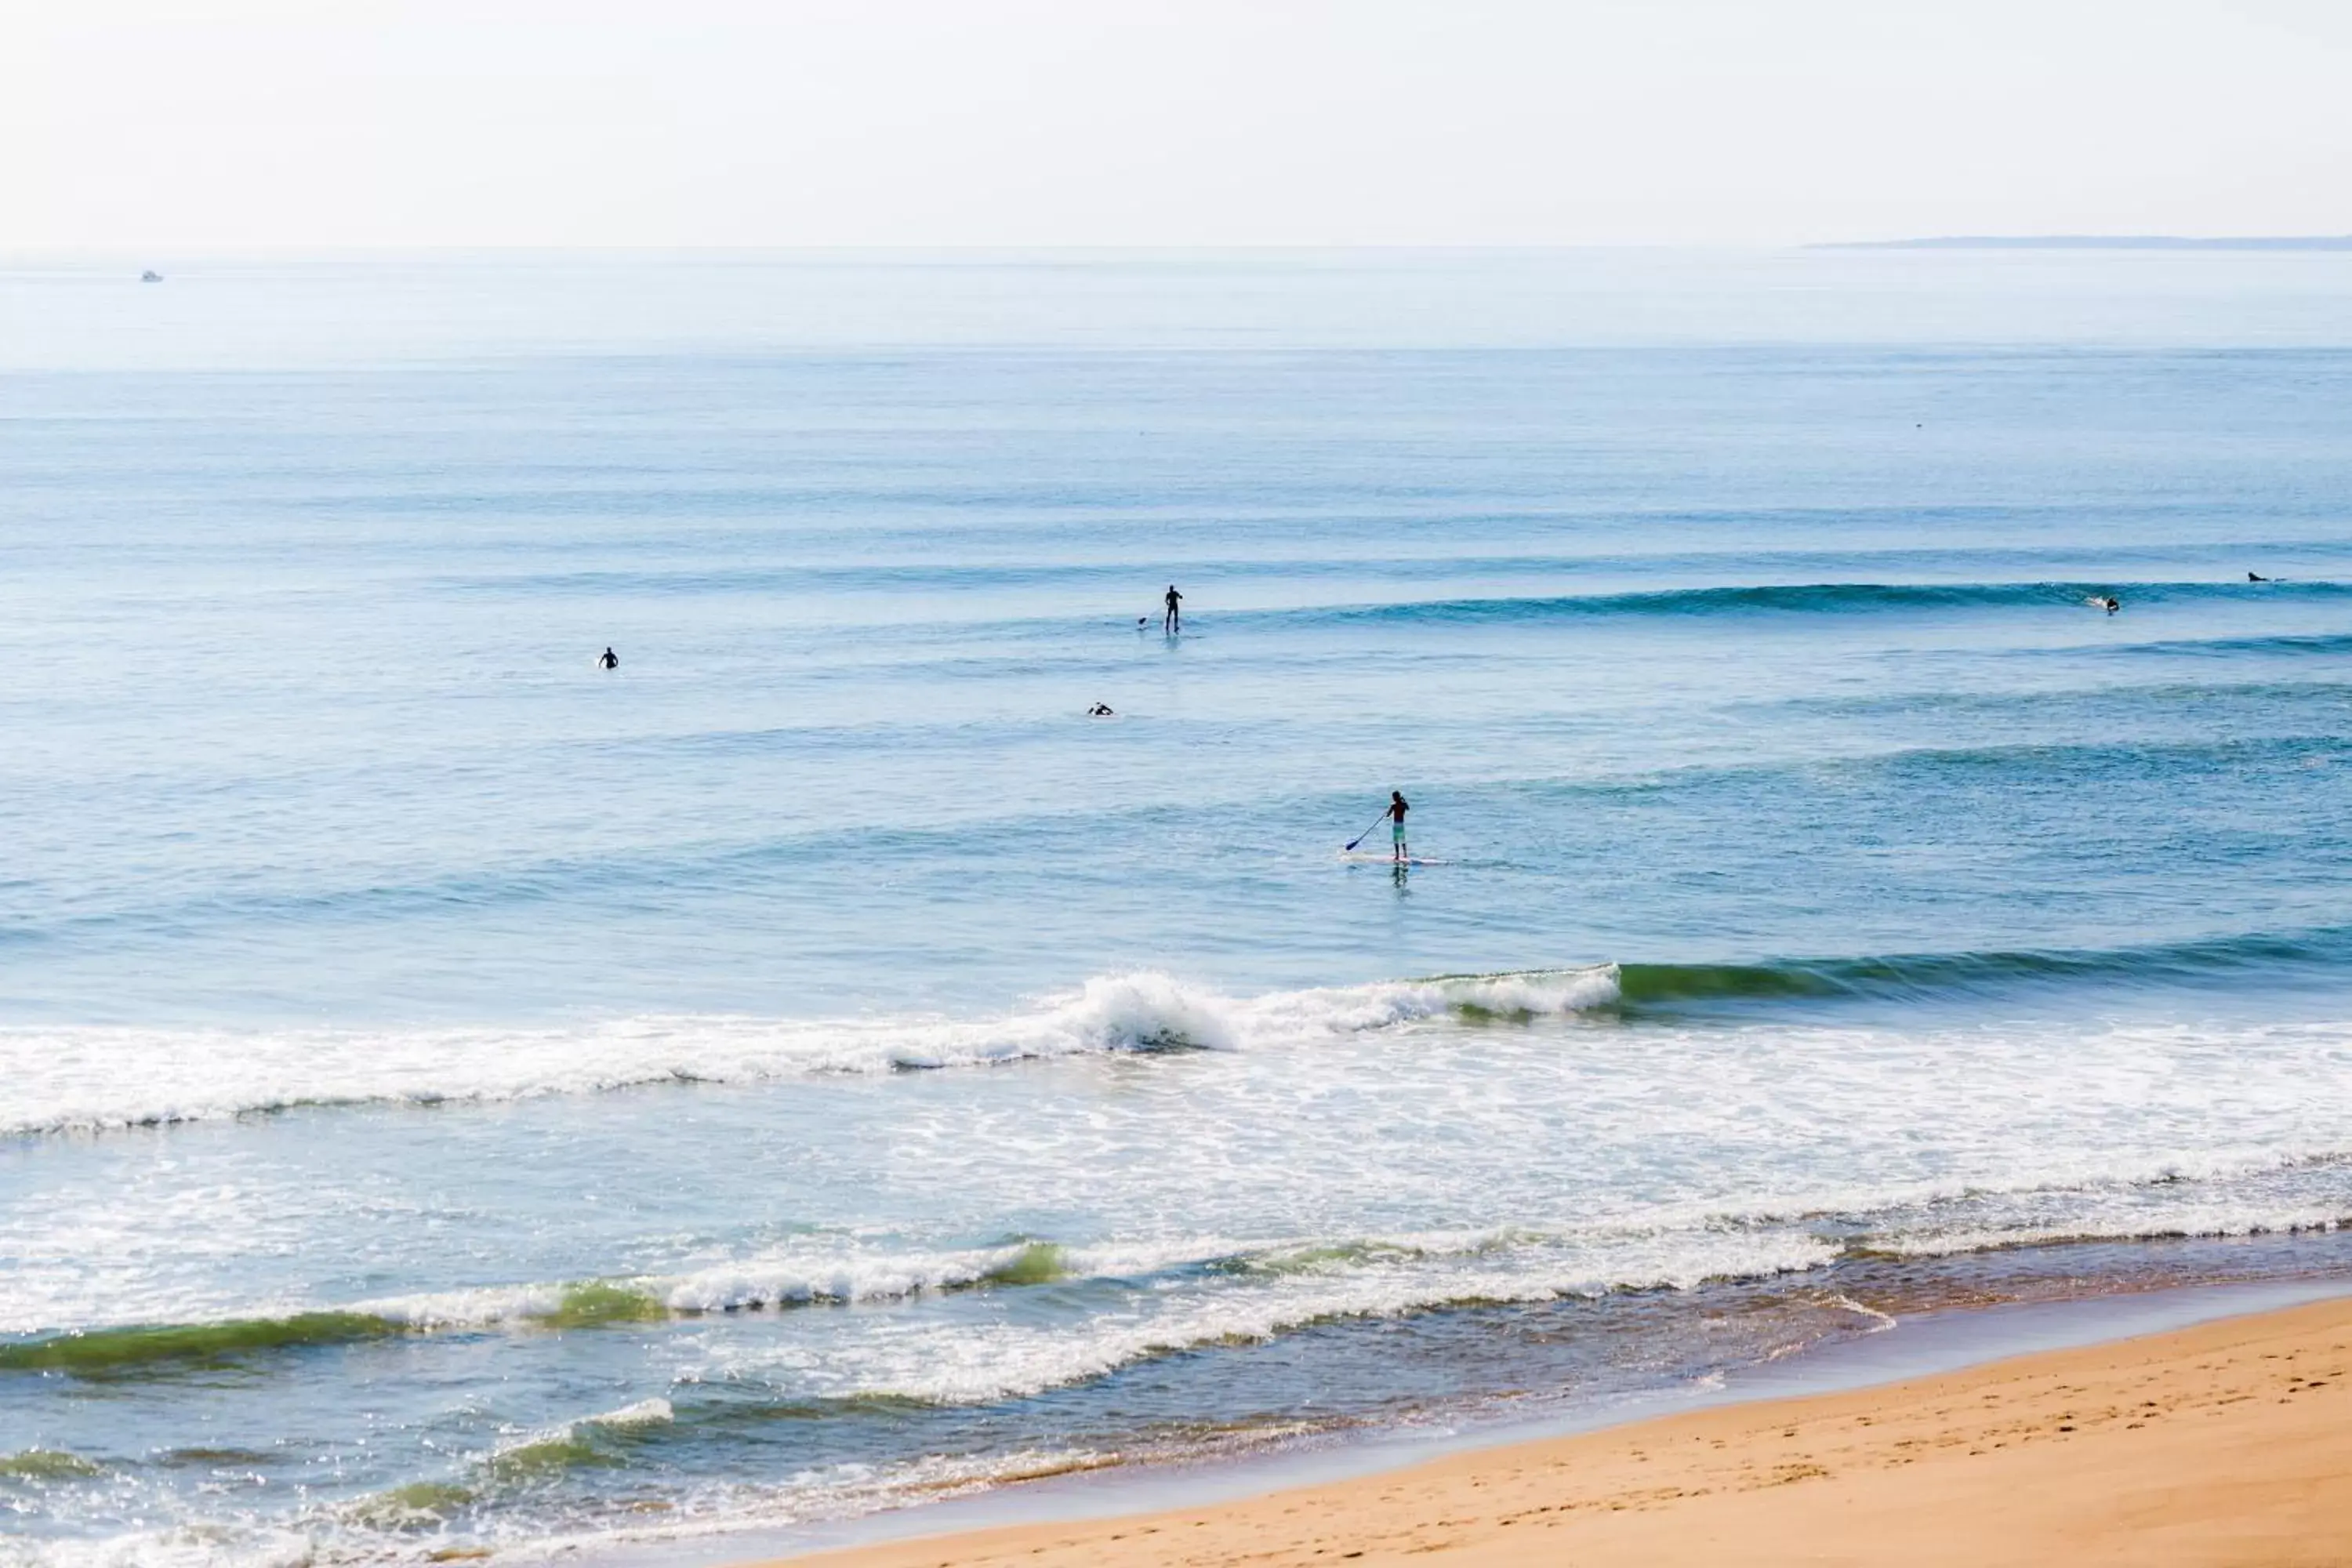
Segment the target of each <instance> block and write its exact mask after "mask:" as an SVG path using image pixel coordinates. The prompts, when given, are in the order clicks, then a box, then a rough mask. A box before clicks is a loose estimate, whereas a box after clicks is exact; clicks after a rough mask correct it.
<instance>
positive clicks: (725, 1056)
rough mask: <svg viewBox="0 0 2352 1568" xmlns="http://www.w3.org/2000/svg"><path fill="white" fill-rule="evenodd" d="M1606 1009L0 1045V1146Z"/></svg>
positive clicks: (1075, 1002)
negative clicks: (332, 1110)
mask: <svg viewBox="0 0 2352 1568" xmlns="http://www.w3.org/2000/svg"><path fill="white" fill-rule="evenodd" d="M1616 995H1617V979H1616V972H1615V971H1614V970H1613V969H1612V968H1611V967H1609V966H1607V965H1600V966H1596V967H1592V968H1588V969H1570V970H1559V971H1551V972H1542V973H1519V974H1491V975H1454V976H1446V977H1441V978H1436V979H1429V980H1409V981H1394V982H1384V983H1378V984H1368V985H1357V986H1340V987H1333V988H1328V989H1316V990H1307V991H1291V992H1278V993H1275V994H1270V995H1266V996H1260V997H1256V998H1252V999H1247V1000H1240V999H1235V998H1233V997H1229V996H1225V995H1222V994H1219V993H1217V992H1214V991H1212V990H1209V989H1207V988H1205V987H1202V986H1196V985H1190V984H1184V983H1182V982H1180V981H1177V980H1174V979H1172V978H1171V977H1169V976H1168V975H1165V974H1156V973H1132V974H1114V975H1104V976H1098V977H1097V978H1095V979H1092V980H1089V981H1087V983H1086V984H1084V985H1083V986H1081V987H1080V988H1079V989H1078V990H1076V992H1073V993H1070V994H1066V995H1062V996H1057V997H1050V998H1047V999H1046V1000H1045V1002H1044V1003H1043V1004H1042V1005H1039V1006H1037V1007H1036V1008H1034V1009H1033V1010H1030V1011H1026V1012H1021V1013H1014V1014H1010V1015H1007V1016H1003V1017H999V1018H993V1019H988V1020H982V1021H957V1020H952V1019H942V1018H933V1017H908V1018H897V1019H875V1020H867V1019H843V1020H831V1021H816V1022H793V1021H786V1020H775V1019H760V1018H744V1017H729V1016H648V1017H635V1018H623V1019H614V1020H609V1021H605V1022H601V1023H595V1024H589V1025H583V1026H575V1027H571V1028H538V1029H523V1028H514V1029H484V1028H449V1029H398V1030H331V1029H315V1030H282V1031H275V1032H268V1033H261V1032H255V1033H229V1032H213V1033H199V1032H190V1031H174V1030H163V1029H146V1028H94V1027H68V1028H57V1029H43V1028H18V1029H10V1030H6V1031H0V1074H5V1078H6V1079H7V1081H8V1082H9V1084H10V1086H11V1092H10V1095H9V1098H8V1102H7V1104H6V1106H5V1108H0V1134H17V1135H24V1134H32V1133H48V1132H65V1131H100V1130H104V1129H108V1128H121V1127H134V1126H151V1125H157V1124H162V1123H167V1122H176V1121H211V1120H218V1119H222V1118H226V1117H235V1116H241V1115H247V1114H251V1113H254V1112H258V1111H274V1110H291V1109H294V1108H296V1107H300V1106H324V1105H352V1104H362V1103H367V1102H371V1101H383V1102H393V1103H405V1104H411V1105H430V1104H439V1103H444V1102H449V1101H468V1100H519V1099H525V1098H530V1097H534V1096H540V1095H550V1094H576V1093H588V1092H593V1091H596V1090H600V1089H623V1088H628V1087H633V1086H636V1085H645V1084H656V1083H745V1082H756V1081H759V1080H761V1079H779V1078H792V1077H799V1076H804V1075H809V1074H816V1073H875V1072H896V1071H909V1070H917V1069H925V1068H969V1067H987V1066H992V1065H996V1064H1001V1063H1006V1062H1014V1061H1024V1060H1034V1059H1038V1058H1051V1057H1066V1056H1076V1055H1084V1054H1089V1053H1108V1052H1140V1053H1150V1052H1160V1051H1188V1050H1235V1049H1249V1048H1262V1047H1269V1046H1277V1045H1285V1044H1296V1043H1303V1042H1308V1041H1312V1040H1314V1039H1317V1038H1331V1037H1337V1036H1342V1035H1348V1034H1354V1033H1358V1032H1360V1031H1363V1030H1367V1029H1380V1028H1387V1027H1391V1026H1397V1025H1401V1024H1408V1023H1412V1022H1414V1021H1416V1020H1419V1019H1424V1018H1430V1017H1436V1016H1446V1015H1449V1014H1459V1015H1462V1016H1480V1017H1492V1016H1515V1017H1531V1016H1540V1015H1547V1014H1563V1013H1574V1012H1578V1011H1581V1010H1585V1009H1589V1008H1593V1007H1600V1006H1604V1005H1608V1004H1609V1003H1611V1002H1612V1001H1614V1000H1615V999H1616Z"/></svg>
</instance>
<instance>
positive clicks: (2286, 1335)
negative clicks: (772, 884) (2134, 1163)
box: [733, 1278, 2352, 1568]
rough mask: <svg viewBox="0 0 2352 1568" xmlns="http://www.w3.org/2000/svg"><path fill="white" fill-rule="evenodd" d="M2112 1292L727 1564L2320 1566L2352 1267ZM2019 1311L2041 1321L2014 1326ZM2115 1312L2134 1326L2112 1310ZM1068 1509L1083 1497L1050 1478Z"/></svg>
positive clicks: (2338, 1475)
mask: <svg viewBox="0 0 2352 1568" xmlns="http://www.w3.org/2000/svg"><path fill="white" fill-rule="evenodd" d="M2282 1297H2285V1298H2299V1300H2293V1301H2292V1304H2282V1302H2281V1300H2280V1299H2281V1298H2282ZM2264 1299H2267V1300H2264ZM2114 1305H2116V1300H2115V1299H2113V1298H2108V1299H2103V1300H2095V1301H2085V1302H2068V1303H2045V1304H2042V1306H2039V1307H2030V1308H2015V1309H2000V1308H1994V1309H1987V1310H1981V1311H1973V1312H1956V1313H1951V1314H1946V1315H1944V1316H1945V1318H1946V1319H1947V1320H1959V1322H1958V1323H1957V1324H1949V1325H1948V1326H1947V1325H1933V1326H1937V1327H1946V1328H1947V1331H1946V1332H1944V1333H1942V1334H1940V1335H1937V1334H1933V1333H1931V1334H1928V1335H1926V1336H1915V1342H1914V1343H1913V1345H1911V1346H1910V1347H1908V1348H1907V1349H1905V1350H1902V1351H1899V1352H1893V1353H1890V1352H1888V1351H1886V1350H1885V1349H1881V1348H1880V1347H1883V1346H1885V1342H1887V1341H1889V1340H1892V1339H1894V1338H1895V1335H1896V1333H1897V1332H1899V1329H1898V1330H1896V1331H1889V1332H1887V1333H1885V1334H1882V1335H1877V1336H1873V1337H1872V1338H1871V1339H1869V1340H1864V1341H1858V1342H1848V1343H1847V1344H1846V1345H1844V1346H1843V1347H1839V1349H1840V1350H1843V1351H1846V1352H1855V1351H1859V1350H1862V1349H1863V1348H1864V1347H1870V1348H1871V1349H1872V1350H1873V1351H1874V1352H1876V1353H1867V1354H1849V1355H1840V1354H1838V1353H1837V1352H1835V1351H1832V1352H1823V1354H1822V1357H1821V1360H1822V1361H1823V1362H1844V1363H1848V1364H1846V1365H1844V1366H1843V1367H1840V1366H1824V1365H1815V1366H1812V1367H1811V1368H1807V1367H1804V1366H1801V1365H1791V1364H1788V1363H1780V1364H1777V1365H1773V1366H1768V1367H1760V1368H1756V1369H1751V1371H1752V1372H1753V1373H1756V1374H1757V1375H1753V1376H1749V1377H1745V1378H1741V1379H1738V1380H1731V1381H1727V1385H1726V1386H1725V1387H1724V1388H1722V1389H1720V1390H1718V1391H1715V1392H1714V1393H1713V1394H1700V1395H1697V1396H1688V1395H1686V1396H1685V1398H1684V1399H1683V1400H1682V1401H1681V1407H1680V1408H1679V1409H1677V1410H1671V1411H1664V1410H1659V1409H1652V1410H1650V1411H1649V1412H1647V1413H1639V1412H1613V1413H1612V1412H1601V1413H1597V1415H1596V1418H1595V1419H1594V1421H1593V1422H1591V1424H1589V1425H1587V1426H1585V1427H1584V1428H1583V1429H1580V1430H1571V1431H1567V1432H1560V1431H1554V1432H1553V1433H1552V1434H1550V1435H1549V1436H1524V1435H1523V1436H1519V1437H1517V1438H1516V1439H1513V1438H1511V1437H1509V1436H1505V1435H1500V1434H1496V1433H1491V1432H1490V1433H1487V1434H1484V1435H1483V1436H1484V1437H1485V1438H1486V1440H1484V1441H1477V1442H1475V1446H1465V1445H1461V1444H1458V1443H1457V1444H1456V1445H1455V1446H1454V1447H1453V1449H1452V1451H1450V1452H1446V1451H1439V1452H1435V1453H1423V1454H1420V1455H1412V1454H1395V1455H1391V1463H1387V1464H1377V1463H1375V1464H1369V1465H1368V1464H1366V1463H1365V1462H1364V1456H1363V1455H1362V1454H1359V1455H1358V1458H1357V1462H1356V1464H1355V1466H1354V1467H1353V1468H1352V1471H1351V1472H1349V1473H1345V1474H1342V1475H1340V1476H1339V1477H1338V1478H1336V1479H1335V1478H1331V1477H1326V1478H1323V1479H1302V1478H1300V1477H1299V1476H1297V1475H1295V1474H1294V1475H1292V1476H1290V1477H1288V1478H1286V1479H1284V1478H1279V1477H1277V1476H1276V1474H1274V1472H1275V1471H1276V1470H1278V1469H1280V1468H1283V1467H1279V1466H1265V1465H1250V1464H1247V1463H1244V1464H1243V1465H1241V1466H1237V1467H1234V1468H1240V1469H1246V1470H1249V1471H1251V1472H1253V1473H1254V1474H1255V1477H1256V1479H1257V1481H1258V1484H1257V1485H1255V1487H1242V1488H1236V1489H1231V1490H1230V1491H1229V1493H1228V1495H1225V1496H1223V1497H1202V1496H1199V1495H1195V1496H1194V1497H1193V1498H1192V1499H1191V1500H1190V1501H1189V1502H1188V1503H1186V1504H1183V1505H1181V1506H1171V1503H1170V1501H1169V1500H1167V1499H1166V1498H1165V1497H1164V1496H1163V1498H1162V1499H1161V1500H1160V1504H1159V1506H1158V1507H1157V1508H1150V1509H1144V1508H1136V1507H1129V1508H1117V1507H1112V1508H1098V1509H1093V1510H1086V1511H1085V1512H1083V1513H1080V1512H1077V1511H1075V1510H1071V1509H1069V1508H1064V1509H1063V1510H1059V1511H1058V1512H1054V1513H1050V1514H1046V1515H1044V1516H1042V1517H1041V1516H1038V1515H1037V1514H1036V1513H1035V1512H1034V1511H1033V1512H1032V1516H1031V1517H1028V1518H1026V1519H1022V1520H1019V1521H1006V1520H1005V1519H1004V1518H1003V1514H1004V1512H1005V1510H1003V1509H1002V1508H999V1509H997V1510H986V1509H984V1508H980V1507H976V1506H974V1505H975V1504H983V1503H986V1502H990V1501H995V1502H999V1503H1002V1502H1003V1494H997V1495H995V1496H993V1497H992V1498H989V1499H982V1500H973V1501H972V1503H968V1504H964V1505H957V1504H943V1505H940V1508H939V1509H938V1510H923V1512H924V1514H925V1515H926V1516H927V1517H925V1518H922V1519H920V1520H915V1519H908V1518H907V1517H906V1516H900V1520H899V1522H900V1523H901V1524H902V1525H906V1526H908V1527H909V1528H907V1529H903V1530H900V1531H892V1532H890V1536H891V1537H895V1538H886V1537H884V1536H882V1535H881V1534H879V1533H878V1532H869V1533H867V1535H866V1540H865V1541H864V1542H860V1543H856V1544H847V1545H844V1544H841V1543H839V1542H835V1543H830V1544H826V1543H820V1542H814V1541H810V1542H807V1543H806V1544H804V1545H803V1546H801V1547H800V1548H799V1549H798V1550H797V1551H791V1552H789V1553H788V1555H781V1556H768V1557H763V1558H753V1557H751V1554H749V1553H745V1552H740V1551H739V1552H737V1553H735V1555H734V1557H733V1561H736V1562H738V1563H748V1562H762V1563H780V1562H785V1561H789V1562H792V1563H795V1564H798V1565H800V1568H963V1565H966V1564H970V1565H973V1568H979V1565H982V1564H995V1563H1014V1562H1019V1563H1027V1564H1033V1565H1034V1568H1059V1565H1062V1564H1069V1565H1073V1568H1075V1565H1077V1564H1084V1563H1107V1564H1112V1565H1114V1568H1118V1565H1123V1564H1132V1565H1135V1568H1142V1565H1144V1564H1159V1563H1186V1564H1201V1565H1205V1564H1214V1563H1231V1562H1239V1561H1242V1560H1243V1559H1244V1558H1246V1559H1248V1560H1249V1561H1251V1562H1253V1563H1300V1564H1305V1563H1315V1562H1329V1561H1364V1562H1380V1561H1383V1560H1392V1561H1398V1562H1402V1561H1403V1560H1404V1559H1405V1558H1407V1557H1413V1558H1420V1557H1423V1556H1426V1555H1431V1554H1435V1555H1440V1556H1444V1557H1451V1558H1454V1559H1455V1560H1458V1561H1461V1562H1464V1563H1476V1564H1502V1563H1517V1562H1521V1561H1530V1560H1538V1561H1552V1560H1556V1554H1564V1553H1573V1554H1574V1556H1575V1560H1577V1561H1595V1562H1618V1561H1623V1562H1627V1563H1632V1562H1634V1561H1636V1560H1640V1561H1644V1562H1658V1561H1665V1562H1678V1561H1684V1560H1692V1561H1696V1560H1697V1559H1698V1558H1700V1557H1701V1556H1705V1557H1707V1558H1710V1559H1715V1558H1720V1557H1722V1556H1724V1555H1726V1554H1727V1553H1732V1554H1736V1555H1738V1557H1739V1558H1740V1559H1741V1560H1743V1561H1749V1562H1781V1561H1786V1562H1790V1563H1795V1562H1807V1563H1824V1562H1831V1563H1844V1562H1853V1563H1866V1562H1875V1561H1884V1560H1886V1559H1887V1554H1888V1553H1889V1552H1896V1551H1900V1552H1902V1553H1904V1554H1905V1556H1906V1560H1909V1561H1932V1562H1940V1561H1947V1560H1948V1561H1952V1562H1954V1563H1960V1562H1969V1563H1979V1562H1983V1561H1987V1560H1990V1561H2023V1560H2029V1559H2031V1558H2032V1557H2033V1556H2035V1555H2037V1554H2039V1555H2055V1554H2058V1553H2060V1552H2062V1551H2063V1552H2064V1553H2065V1554H2070V1555H2074V1554H2078V1555H2087V1556H2096V1557H2101V1558H2104V1559H2108V1560H2115V1561H2147V1562H2150V1563H2158V1562H2162V1563H2256V1562H2260V1563H2301V1562H2312V1563H2318V1562H2322V1561H2334V1560H2335V1559H2334V1557H2333V1556H2332V1555H2331V1553H2332V1552H2333V1550H2334V1545H2335V1543H2337V1542H2342V1541H2344V1540H2346V1539H2352V1488H2347V1487H2345V1486H2344V1485H2342V1484H2341V1483H2342V1482H2343V1480H2344V1479H2347V1478H2352V1422H2347V1419H2346V1417H2347V1415H2352V1400H2347V1398H2346V1397H2345V1396H2346V1394H2347V1393H2352V1279H2341V1278H2337V1279H2327V1280H2309V1281H2303V1282H2300V1283H2299V1284H2297V1285H2292V1286H2263V1287H2217V1288H2206V1289H2183V1290H2174V1291H2164V1292H2157V1293H2153V1294H2152V1295H2150V1296H2148V1297H2144V1298H2139V1299H2138V1300H2137V1301H2136V1302H2134V1303H2133V1305H2134V1306H2136V1307H2137V1309H2138V1310H2132V1311H2126V1312H2124V1313H2121V1314H2118V1313H2115V1312H2112V1311H2110V1312H2106V1313H2098V1312H2095V1311H2094V1310H2092V1309H2095V1308H2097V1307H2100V1306H2109V1307H2112V1306H2114ZM2004 1311H2006V1312H2008V1313H2009V1314H2010V1315H2011V1320H2012V1321H2011V1323H2010V1325H2008V1328H2009V1334H2008V1335H2007V1337H2009V1338H2011V1339H2012V1340H2015V1339H2017V1338H2019V1337H2020V1336H2019V1330H2020V1329H2021V1328H2022V1331H2023V1333H2022V1337H2023V1339H2024V1340H2025V1341H2026V1342H2028V1343H2030V1342H2032V1341H2033V1340H2035V1339H2040V1340H2042V1341H2044V1342H2045V1343H2044V1344H2043V1345H2042V1348H2039V1349H2027V1350H2022V1351H2020V1350H2017V1349H2014V1348H2012V1349H2011V1350H2008V1351H2006V1352H1992V1353H1990V1354H1989V1355H1988V1354H1982V1353H1979V1354H1971V1353H1970V1346H1971V1344H1972V1343H1973V1344H1974V1346H1975V1348H1976V1349H1977V1350H1978V1351H1983V1350H1985V1349H1986V1339H1987V1336H1986V1335H1984V1334H1983V1333H1981V1332H1969V1329H1971V1328H1974V1329H1977V1330H1981V1329H1982V1328H1983V1327H1984V1325H1983V1324H1982V1323H1981V1322H1980V1321H1979V1322H1975V1323H1971V1322H1969V1321H1970V1320H1982V1319H1985V1318H1988V1317H1992V1316H1995V1315H1997V1314H2000V1313H2002V1312H2004ZM2028 1316H2031V1317H2032V1318H2034V1319H2037V1320H2040V1321H2036V1322H2032V1323H2028V1324H2023V1325H2021V1324H2019V1323H2018V1322H2017V1321H2016V1320H2018V1319H2021V1318H2025V1317H2028ZM2131 1319H2137V1320H2138V1322H2137V1326H2134V1325H2133V1324H2131V1323H2130V1322H2128V1321H2119V1320H2131ZM2101 1323H2104V1324H2105V1328H2106V1330H2107V1331H2105V1332H2100V1331H2098V1330H2099V1328H2100V1325H2101ZM2184 1324H2186V1325H2187V1326H2183V1325H2184ZM2150 1325H2154V1326H2153V1327H2151V1326H2150ZM1915 1326H1916V1327H1920V1328H1927V1327H1931V1325H1927V1324H1920V1325H1915ZM1949 1327H1958V1329H1959V1330H1960V1332H1958V1333H1957V1334H1955V1333H1952V1332H1950V1331H1949ZM2085 1330H2089V1331H2090V1332H2089V1333H2088V1334H2085V1333H2084V1331H2085ZM1922 1337H1924V1338H1925V1339H1927V1340H1929V1341H1936V1340H1940V1341H1941V1342H1940V1343H1920V1342H1918V1341H1919V1338H1922ZM1954 1358H1958V1359H1954ZM1808 1359H1811V1358H1806V1357H1798V1358H1792V1361H1793V1362H1796V1363H1802V1362H1804V1361H1806V1360H1808ZM1938 1361H1943V1362H1946V1363H1948V1364H1945V1365H1941V1366H1937V1365H1936V1364H1935V1363H1937V1362H1938ZM1922 1363H1925V1365H1926V1367H1927V1369H1926V1370H1922ZM1897 1369H1900V1370H1897ZM1645 1403H1648V1404H1651V1405H1659V1404H1662V1403H1664V1402H1660V1401H1651V1402H1645ZM1368 1447H1369V1446H1368ZM1441 1449H1442V1446H1441ZM1163 1485H1165V1481H1164V1479H1163ZM1045 1490H1046V1488H1042V1487H1041V1488H1036V1489H1031V1496H1030V1498H1029V1501H1030V1502H1031V1503H1032V1504H1035V1503H1040V1502H1047V1501H1048V1500H1047V1499H1046V1498H1045V1497H1043V1496H1040V1495H1038V1494H1040V1493H1043V1492H1045ZM1097 1490H1098V1491H1100V1492H1105V1493H1110V1494H1113V1495H1114V1496H1115V1495H1116V1494H1119V1493H1128V1492H1130V1491H1132V1490H1133V1489H1130V1488H1123V1487H1111V1488H1100V1489H1097ZM1061 1500H1062V1501H1063V1502H1064V1503H1066V1504H1067V1503H1070V1502H1073V1501H1075V1500H1076V1498H1075V1497H1073V1496H1072V1495H1071V1493H1070V1491H1069V1490H1068V1489H1065V1490H1064V1495H1063V1497H1062V1499H1061ZM1108 1500H1112V1499H1111V1498H1108V1497H1099V1496H1098V1497H1097V1502H1102V1501H1108ZM990 1511H993V1512H996V1513H998V1515H999V1517H998V1519H997V1520H996V1521H994V1522H993V1524H992V1525H983V1524H981V1523H979V1522H977V1521H955V1520H951V1519H950V1518H949V1517H948V1516H949V1515H950V1514H964V1515H972V1514H984V1513H986V1512H990ZM865 1522H868V1523H873V1522H877V1521H865ZM960 1522H961V1528H959V1523H960ZM924 1525H935V1526H940V1527H941V1528H940V1529H937V1530H931V1529H924V1528H922V1527H923V1526H924ZM1515 1529H1516V1531H1517V1533H1516V1534H1514V1533H1513V1531H1514V1530H1515ZM738 1544H739V1545H740V1544H741V1542H738Z"/></svg>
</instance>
